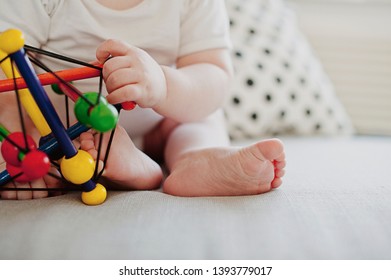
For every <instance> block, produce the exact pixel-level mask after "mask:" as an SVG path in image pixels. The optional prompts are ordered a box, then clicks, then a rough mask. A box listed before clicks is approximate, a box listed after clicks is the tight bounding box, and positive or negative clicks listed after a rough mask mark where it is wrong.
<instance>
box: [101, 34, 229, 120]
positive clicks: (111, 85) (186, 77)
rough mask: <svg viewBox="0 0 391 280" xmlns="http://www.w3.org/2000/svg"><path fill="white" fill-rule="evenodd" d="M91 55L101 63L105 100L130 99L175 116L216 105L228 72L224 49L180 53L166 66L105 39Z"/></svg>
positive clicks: (198, 114)
mask: <svg viewBox="0 0 391 280" xmlns="http://www.w3.org/2000/svg"><path fill="white" fill-rule="evenodd" d="M97 58H98V60H99V61H100V62H101V63H104V66H103V77H104V80H105V82H106V87H107V90H108V92H109V96H108V98H107V99H108V101H109V102H110V103H113V104H116V103H122V102H124V101H135V102H136V103H137V104H138V105H139V106H141V107H145V108H152V109H154V110H155V111H156V112H157V113H159V114H161V115H163V116H165V117H168V118H170V119H173V120H176V121H178V122H191V121H198V120H200V119H203V118H205V117H206V116H208V115H209V114H211V113H212V112H214V111H215V110H216V109H218V108H220V107H221V104H222V102H223V100H224V96H225V93H226V92H227V89H228V84H229V80H230V77H231V74H232V67H231V61H230V58H229V53H228V50H226V49H212V50H206V51H202V52H198V53H194V54H190V55H187V56H184V57H181V58H179V59H178V61H177V63H176V64H177V68H171V67H168V66H161V65H159V64H158V63H157V62H156V61H155V60H154V59H153V58H152V57H151V56H150V55H149V54H147V53H146V52H145V51H143V50H141V49H139V48H136V47H133V46H129V45H127V44H125V43H123V42H121V41H116V40H108V41H105V42H104V43H103V44H102V45H101V46H99V47H98V49H97ZM108 58H110V59H109V60H107V59H108Z"/></svg>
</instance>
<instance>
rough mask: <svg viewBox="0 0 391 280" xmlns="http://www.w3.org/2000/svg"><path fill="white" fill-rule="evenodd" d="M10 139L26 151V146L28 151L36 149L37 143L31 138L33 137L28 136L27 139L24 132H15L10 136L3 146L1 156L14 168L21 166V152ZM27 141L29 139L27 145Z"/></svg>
mask: <svg viewBox="0 0 391 280" xmlns="http://www.w3.org/2000/svg"><path fill="white" fill-rule="evenodd" d="M8 139H9V140H10V141H11V142H12V143H15V144H16V145H18V146H19V147H20V148H22V149H26V146H27V150H35V149H36V145H35V142H34V140H33V138H31V136H29V135H26V137H25V136H24V134H23V133H22V132H13V133H11V134H9V135H8V136H7V138H6V139H4V141H3V143H2V144H1V154H2V155H3V158H4V160H5V161H6V162H7V163H9V164H11V165H14V166H20V165H21V161H20V159H19V153H20V152H21V151H20V150H19V148H18V147H16V146H14V144H12V143H11V142H10V141H9V140H8ZM25 139H27V145H26V141H25Z"/></svg>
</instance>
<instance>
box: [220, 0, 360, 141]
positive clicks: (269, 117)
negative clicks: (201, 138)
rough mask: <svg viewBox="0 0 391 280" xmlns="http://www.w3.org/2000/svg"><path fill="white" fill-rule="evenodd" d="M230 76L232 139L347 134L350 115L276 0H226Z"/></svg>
mask: <svg viewBox="0 0 391 280" xmlns="http://www.w3.org/2000/svg"><path fill="white" fill-rule="evenodd" d="M226 5H227V10H228V15H229V17H230V25H231V38H232V43H233V50H232V56H233V64H234V68H235V78H234V81H233V85H232V90H231V92H230V94H229V96H228V99H227V102H226V104H225V105H224V109H225V114H226V117H227V126H228V130H229V133H230V136H231V138H232V139H244V138H254V137H261V136H269V135H286V134H294V135H302V136H304V135H343V134H352V132H353V127H352V124H351V121H350V118H349V116H348V115H347V113H346V111H345V109H344V108H343V106H342V104H341V103H340V101H339V100H338V98H337V96H336V94H335V92H334V88H333V86H332V84H331V82H330V80H329V78H328V77H327V75H326V74H325V72H324V70H323V69H322V66H321V64H320V62H319V60H318V59H317V57H316V56H315V55H314V53H313V51H312V49H311V47H310V46H309V44H308V42H307V41H306V39H305V38H304V36H303V34H301V33H300V31H299V30H298V26H297V23H296V19H295V17H294V14H293V13H292V12H291V11H290V10H289V9H288V8H287V7H286V5H285V3H284V2H283V1H281V0H226Z"/></svg>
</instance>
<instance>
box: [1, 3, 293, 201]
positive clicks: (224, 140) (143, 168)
mask: <svg viewBox="0 0 391 280" xmlns="http://www.w3.org/2000/svg"><path fill="white" fill-rule="evenodd" d="M3 6H4V7H2V10H1V11H0V30H4V29H6V28H11V27H12V28H19V29H21V30H22V31H23V32H24V34H25V36H26V40H27V42H28V43H30V44H32V45H35V46H39V47H40V48H43V49H48V50H51V51H55V52H58V53H62V54H65V55H69V56H72V57H76V58H78V59H81V60H84V61H92V60H97V61H98V62H100V63H102V64H103V78H104V82H105V86H106V89H107V93H108V95H107V100H108V101H109V102H110V103H112V104H118V103H122V102H127V101H134V102H136V103H137V104H138V108H136V109H135V110H132V111H129V112H124V113H121V119H120V124H119V125H118V126H117V128H116V132H115V136H114V142H113V145H112V147H111V150H110V154H109V158H108V161H107V164H106V166H105V170H104V173H103V177H104V179H105V180H106V181H108V182H109V183H108V185H107V184H106V185H107V186H113V187H117V188H122V189H155V188H158V187H159V186H161V185H162V186H163V191H164V192H165V193H168V194H172V195H177V196H230V195H253V194H260V193H264V192H267V191H270V190H271V189H273V188H277V187H279V186H280V185H281V183H282V181H281V177H282V176H283V175H284V167H285V155H284V148H283V144H282V143H281V141H280V140H278V139H268V140H263V141H259V142H256V143H254V144H252V145H249V146H247V147H232V146H230V144H229V138H228V136H227V131H226V129H225V127H224V118H223V113H222V109H221V107H222V103H223V101H224V97H225V95H226V93H227V91H228V90H229V82H230V79H231V77H232V66H231V61H230V55H229V36H228V33H229V32H228V26H227V22H228V20H227V15H226V13H225V7H224V1H223V0H170V1H160V0H116V1H110V0H96V1H93V0H82V1H80V0H77V1H76V0H68V1H62V0H52V1H48V0H46V1H43V0H42V1H30V0H21V1H12V2H9V3H7V4H3ZM15 11H20V12H18V13H15ZM25 11H28V12H25ZM110 38H113V39H110ZM96 46H98V47H97V48H96ZM94 50H96V58H94V57H92V56H91V53H92V54H93V53H94ZM109 58H110V59H109ZM0 98H1V99H0V104H1V105H0V106H1V108H0V110H1V111H0V112H1V113H0V123H1V122H2V120H4V119H6V118H9V116H10V115H11V113H12V112H11V111H10V110H11V109H7V108H5V107H10V106H4V104H6V103H5V102H11V101H10V99H9V98H10V96H9V95H7V94H1V95H0ZM52 99H53V100H52V101H53V103H54V104H55V105H56V104H57V103H61V102H63V100H62V99H58V98H57V97H52ZM7 104H8V103H7ZM8 124H9V122H8ZM12 128H13V129H15V131H17V129H18V126H17V125H16V122H15V126H13V127H12ZM31 133H32V134H33V135H34V133H36V132H34V131H32V132H31ZM98 141H99V139H98V135H95V134H94V132H92V131H89V132H86V133H83V134H81V135H80V139H79V142H80V148H81V149H83V150H85V151H87V152H89V153H90V154H91V155H92V156H93V157H94V158H95V159H97V155H98V153H97V146H98ZM105 141H108V136H107V135H106V136H105ZM103 146H105V145H103ZM101 154H104V153H101ZM161 161H162V162H164V164H165V166H166V168H167V170H168V175H167V178H164V175H163V171H162V168H161V164H160V163H161ZM56 184H57V183H56V182H53V180H48V179H45V180H38V181H36V182H33V183H30V184H29V185H30V186H31V188H32V189H34V187H41V188H42V187H43V186H47V187H48V188H51V187H55V185H56ZM17 187H18V186H16V188H17ZM44 196H47V192H43V191H31V192H17V191H12V190H10V191H4V192H3V193H2V194H1V197H2V198H3V199H31V198H38V197H44Z"/></svg>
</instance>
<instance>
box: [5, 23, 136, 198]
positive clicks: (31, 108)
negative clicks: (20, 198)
mask: <svg viewBox="0 0 391 280" xmlns="http://www.w3.org/2000/svg"><path fill="white" fill-rule="evenodd" d="M31 53H39V54H41V55H47V56H51V57H53V58H56V59H61V60H65V61H68V62H71V63H75V64H77V65H81V66H83V67H79V68H74V69H66V70H62V71H58V72H53V71H51V70H50V69H49V68H48V67H47V66H46V65H45V64H43V63H42V62H41V61H39V60H38V59H36V57H34V56H31V55H30V54H31ZM0 64H1V67H2V69H3V72H4V73H5V74H6V76H7V78H8V79H6V80H2V81H0V92H5V91H14V92H15V96H16V100H17V104H18V110H19V114H20V116H19V118H20V122H21V127H22V131H21V132H13V133H10V132H9V130H8V129H7V128H6V126H5V125H4V124H0V141H1V153H2V156H3V159H4V160H5V163H6V164H5V166H6V167H5V170H3V171H2V172H1V173H0V190H2V191H4V190H7V189H8V188H7V187H4V186H5V185H6V184H7V183H10V182H12V181H16V182H30V181H33V180H36V179H39V178H42V177H43V176H53V177H56V178H57V179H58V180H61V181H63V182H64V185H65V186H67V185H68V186H69V187H65V188H62V189H61V190H64V191H67V190H81V191H82V196H81V199H82V201H83V202H84V203H85V204H87V205H98V204H101V203H103V202H104V201H105V199H106V195H107V193H106V189H105V187H104V186H102V185H101V184H99V183H97V182H98V181H99V179H100V177H101V175H102V172H103V169H104V165H105V163H106V161H107V158H108V154H106V155H105V156H104V158H105V159H104V162H103V169H102V170H101V171H99V172H98V163H97V162H95V161H94V159H93V158H92V157H91V155H90V154H89V153H87V152H85V151H83V150H78V149H77V148H76V147H75V145H74V144H73V142H72V140H74V139H76V138H77V137H78V136H79V135H80V134H81V133H82V132H85V131H88V130H89V129H91V128H92V129H94V130H95V131H97V132H99V133H107V132H109V133H111V134H110V141H109V144H108V147H106V149H105V150H106V153H109V151H110V145H111V142H112V139H113V136H114V131H115V127H116V124H117V121H118V117H119V112H120V111H121V109H125V110H131V109H133V108H134V107H135V104H134V103H133V102H126V103H124V104H118V105H112V104H109V103H108V102H107V101H106V99H105V97H104V96H103V95H102V71H101V70H102V67H101V66H100V65H92V64H88V63H85V62H82V61H78V60H75V59H72V58H69V57H64V56H61V55H58V54H54V53H51V52H47V51H43V50H41V49H37V48H34V47H31V46H28V45H25V43H24V37H23V33H22V32H21V31H20V30H17V29H9V30H6V31H4V32H2V33H0ZM33 65H35V66H36V67H38V68H40V69H43V70H44V71H46V73H44V74H39V75H37V74H36V72H35V70H34V68H33ZM92 77H99V78H100V82H99V90H98V92H88V93H82V92H80V91H79V90H78V89H77V88H76V87H75V86H74V85H73V84H72V83H71V82H72V81H75V80H81V79H88V78H92ZM44 85H52V88H53V91H54V92H56V93H57V94H64V95H65V96H66V102H65V103H68V99H70V100H71V101H73V102H74V103H75V105H74V114H75V117H76V119H77V120H78V123H76V124H74V125H72V126H70V125H69V112H67V116H68V118H67V124H66V125H64V124H63V123H62V122H61V119H60V117H59V115H58V113H57V111H56V109H55V107H54V106H53V104H52V103H51V101H50V99H49V97H48V94H47V93H46V91H45V89H44V87H43V86H44ZM65 107H66V109H68V106H65ZM24 112H26V113H27V114H28V115H29V117H30V119H31V120H32V122H33V123H34V125H35V127H36V128H37V130H38V131H39V133H40V136H41V139H40V141H39V146H37V144H36V143H35V142H34V140H33V139H32V137H30V136H29V135H27V133H26V128H25V124H24V121H23V114H24ZM102 138H103V137H101V138H100V139H102ZM101 143H102V141H101ZM101 145H102V144H101ZM101 145H99V146H100V147H99V150H100V149H101V148H102V147H101ZM98 154H100V151H98ZM52 167H55V168H57V169H58V170H59V173H60V174H61V176H58V175H55V174H53V173H51V172H50V169H51V168H52ZM12 190H16V191H26V190H29V191H31V190H32V189H30V188H26V189H22V188H17V189H12ZM34 190H40V189H34ZM42 190H47V189H42Z"/></svg>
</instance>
